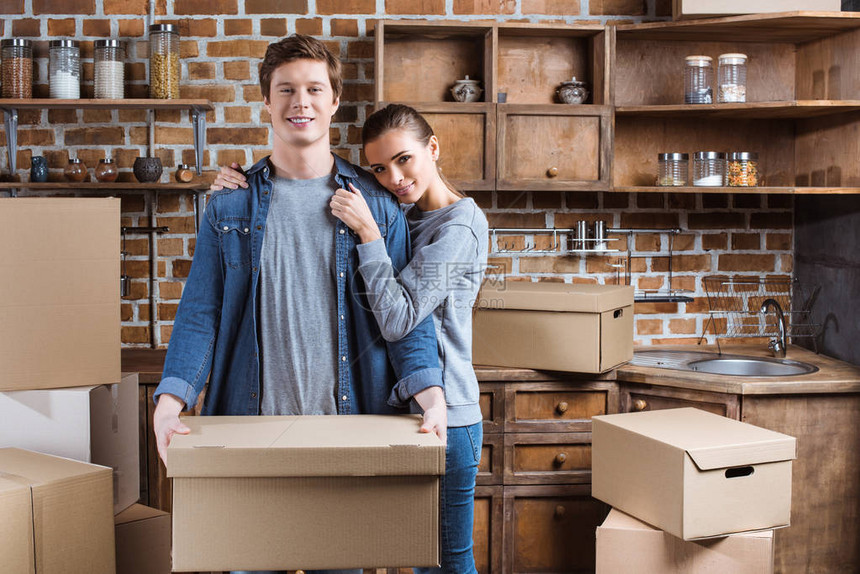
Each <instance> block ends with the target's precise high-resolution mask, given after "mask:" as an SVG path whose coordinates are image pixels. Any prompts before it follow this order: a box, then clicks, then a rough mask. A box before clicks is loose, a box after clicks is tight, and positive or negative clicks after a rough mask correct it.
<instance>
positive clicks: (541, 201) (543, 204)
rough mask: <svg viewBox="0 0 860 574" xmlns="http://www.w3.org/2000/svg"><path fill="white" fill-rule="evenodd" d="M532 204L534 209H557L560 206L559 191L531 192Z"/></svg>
mask: <svg viewBox="0 0 860 574" xmlns="http://www.w3.org/2000/svg"><path fill="white" fill-rule="evenodd" d="M531 195H532V206H533V207H534V208H535V209H559V208H561V196H562V194H561V193H558V192H554V191H534V192H532V194H531Z"/></svg>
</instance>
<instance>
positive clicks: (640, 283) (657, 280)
mask: <svg viewBox="0 0 860 574" xmlns="http://www.w3.org/2000/svg"><path fill="white" fill-rule="evenodd" d="M664 283H665V278H664V277H662V276H660V277H641V276H640V277H638V278H637V279H636V286H637V287H639V289H660V288H662V287H663V284H664Z"/></svg>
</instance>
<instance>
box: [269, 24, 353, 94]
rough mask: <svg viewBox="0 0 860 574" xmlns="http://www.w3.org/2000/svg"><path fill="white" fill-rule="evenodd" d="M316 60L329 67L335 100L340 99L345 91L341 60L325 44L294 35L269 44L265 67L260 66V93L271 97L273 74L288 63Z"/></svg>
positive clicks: (308, 37)
mask: <svg viewBox="0 0 860 574" xmlns="http://www.w3.org/2000/svg"><path fill="white" fill-rule="evenodd" d="M303 59H304V60H316V61H318V62H325V63H326V66H328V79H329V81H330V82H331V89H332V92H333V94H334V95H333V100H336V99H338V98H339V97H340V94H341V92H342V91H343V76H342V72H341V65H340V59H339V58H337V57H336V56H335V55H334V54H332V53H331V51H330V50H329V49H328V48H326V46H325V44H323V43H322V42H320V41H319V40H317V39H316V38H312V37H311V36H305V35H303V34H293V35H292V36H288V37H286V38H284V39H282V40H280V41H278V42H273V43H271V44H269V47H268V48H266V55H265V56H264V57H263V65H262V66H260V92H262V94H263V97H264V98H268V97H269V90H270V88H271V86H272V74H273V73H274V71H275V70H276V69H277V68H278V67H279V66H281V65H282V64H285V63H287V62H294V61H296V60H303Z"/></svg>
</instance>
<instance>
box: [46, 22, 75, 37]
mask: <svg viewBox="0 0 860 574" xmlns="http://www.w3.org/2000/svg"><path fill="white" fill-rule="evenodd" d="M76 35H77V34H75V20H74V19H73V18H64V19H62V20H58V19H56V18H50V19H49V20H48V36H76Z"/></svg>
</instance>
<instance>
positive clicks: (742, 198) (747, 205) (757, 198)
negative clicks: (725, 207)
mask: <svg viewBox="0 0 860 574" xmlns="http://www.w3.org/2000/svg"><path fill="white" fill-rule="evenodd" d="M763 198H764V196H762V195H761V194H759V193H736V194H734V195H732V205H733V206H734V207H735V209H758V208H760V207H761V202H762V199H763Z"/></svg>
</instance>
